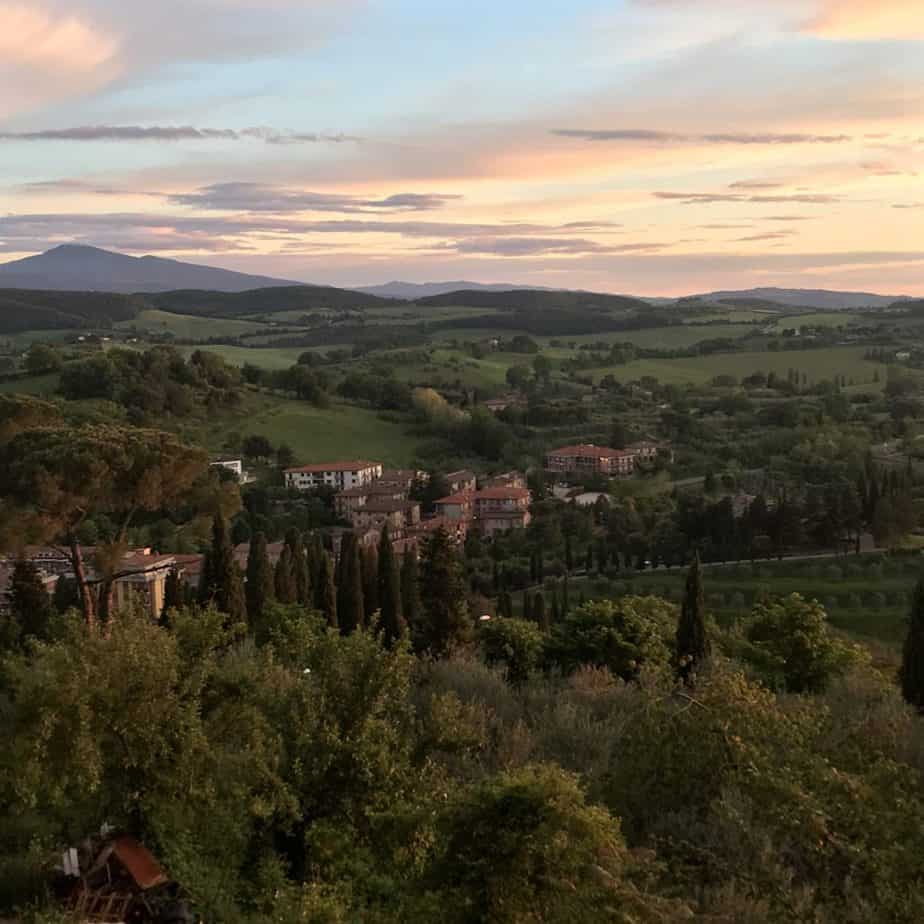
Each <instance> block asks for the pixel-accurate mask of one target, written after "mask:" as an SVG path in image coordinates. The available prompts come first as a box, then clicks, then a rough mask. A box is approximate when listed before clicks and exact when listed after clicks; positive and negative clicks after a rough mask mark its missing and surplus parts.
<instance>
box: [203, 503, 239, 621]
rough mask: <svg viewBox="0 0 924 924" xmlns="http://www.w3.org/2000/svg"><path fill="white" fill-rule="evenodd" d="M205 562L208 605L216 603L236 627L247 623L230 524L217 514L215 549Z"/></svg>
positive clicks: (205, 599)
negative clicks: (237, 624) (238, 624)
mask: <svg viewBox="0 0 924 924" xmlns="http://www.w3.org/2000/svg"><path fill="white" fill-rule="evenodd" d="M205 558H206V564H205V565H204V567H203V570H202V576H203V595H204V602H211V603H214V604H215V606H216V607H217V608H218V609H219V610H220V611H221V612H222V613H226V614H227V616H228V619H229V621H230V622H232V623H236V622H246V620H247V604H246V603H245V601H244V582H243V581H242V579H241V569H240V568H238V566H237V562H236V561H235V560H234V549H233V547H232V545H231V538H230V536H229V534H228V521H227V520H226V519H225V518H224V516H222V514H220V513H216V514H215V518H214V520H213V521H212V548H211V549H210V550H209V552H208V553H207V554H206V557H205Z"/></svg>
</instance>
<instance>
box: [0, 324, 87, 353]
mask: <svg viewBox="0 0 924 924" xmlns="http://www.w3.org/2000/svg"><path fill="white" fill-rule="evenodd" d="M79 333H80V331H78V330H74V329H70V328H68V329H61V328H57V329H55V330H23V331H20V332H19V333H16V334H0V346H3V345H5V344H9V345H10V347H12V348H13V349H15V350H25V349H26V348H27V347H29V346H31V345H32V344H33V343H63V342H64V341H65V340H67V338H68V337H72V336H74V335H75V334H79Z"/></svg>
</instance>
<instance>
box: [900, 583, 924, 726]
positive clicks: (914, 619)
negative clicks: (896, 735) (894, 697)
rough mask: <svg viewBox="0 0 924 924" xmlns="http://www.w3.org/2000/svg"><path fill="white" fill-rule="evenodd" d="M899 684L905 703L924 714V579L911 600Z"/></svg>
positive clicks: (915, 589)
mask: <svg viewBox="0 0 924 924" xmlns="http://www.w3.org/2000/svg"><path fill="white" fill-rule="evenodd" d="M899 682H900V683H901V688H902V696H904V697H905V701H906V702H908V703H910V704H911V705H912V706H914V707H915V709H917V710H918V712H924V578H920V579H919V580H918V583H917V585H916V586H915V588H914V595H913V597H912V600H911V615H910V618H909V620H908V634H907V636H906V637H905V646H904V648H903V650H902V663H901V668H900V669H899Z"/></svg>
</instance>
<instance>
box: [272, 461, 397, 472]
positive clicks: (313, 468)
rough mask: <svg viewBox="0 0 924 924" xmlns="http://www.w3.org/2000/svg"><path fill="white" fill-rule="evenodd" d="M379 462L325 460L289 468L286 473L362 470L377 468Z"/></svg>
mask: <svg viewBox="0 0 924 924" xmlns="http://www.w3.org/2000/svg"><path fill="white" fill-rule="evenodd" d="M378 465H379V463H378V462H362V461H359V462H323V463H321V464H319V465H300V466H298V467H297V468H287V469H286V474H287V475H288V474H293V475H295V474H299V473H302V474H305V475H316V474H319V473H320V472H362V471H365V470H366V469H367V468H377V467H378Z"/></svg>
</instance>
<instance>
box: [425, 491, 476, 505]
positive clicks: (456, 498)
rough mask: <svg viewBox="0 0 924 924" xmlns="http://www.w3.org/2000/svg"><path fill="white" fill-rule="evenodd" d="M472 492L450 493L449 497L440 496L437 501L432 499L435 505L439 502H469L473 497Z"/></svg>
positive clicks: (439, 503)
mask: <svg viewBox="0 0 924 924" xmlns="http://www.w3.org/2000/svg"><path fill="white" fill-rule="evenodd" d="M474 497H475V495H474V494H467V493H462V494H450V495H449V497H441V498H440V499H439V500H438V501H434V504H435V505H436V506H440V505H441V504H470V503H471V502H472V500H473V499H474Z"/></svg>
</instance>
